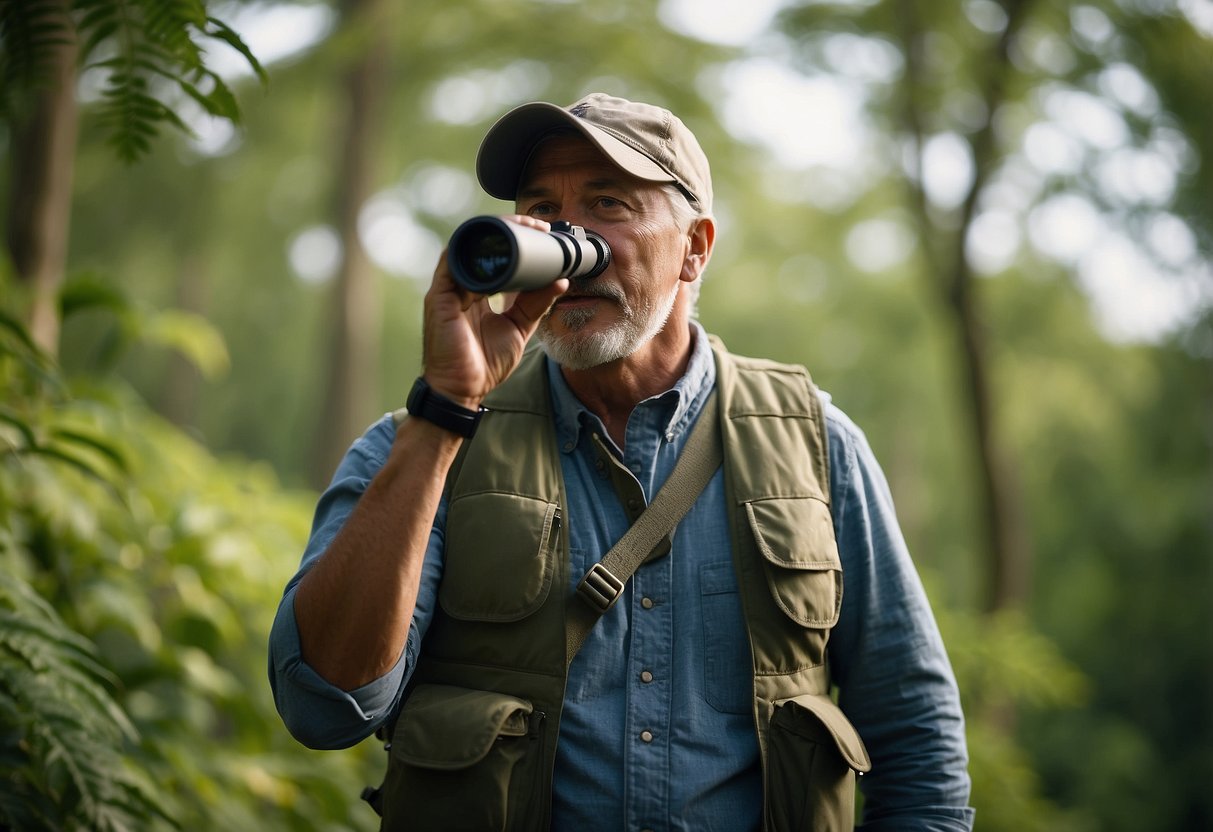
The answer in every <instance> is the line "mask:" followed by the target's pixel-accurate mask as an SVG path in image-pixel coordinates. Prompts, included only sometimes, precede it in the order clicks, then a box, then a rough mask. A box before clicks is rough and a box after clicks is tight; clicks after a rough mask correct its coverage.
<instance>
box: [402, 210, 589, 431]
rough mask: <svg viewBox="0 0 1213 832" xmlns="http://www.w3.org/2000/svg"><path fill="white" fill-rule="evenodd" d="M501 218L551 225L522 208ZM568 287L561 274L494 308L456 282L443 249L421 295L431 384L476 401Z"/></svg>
mask: <svg viewBox="0 0 1213 832" xmlns="http://www.w3.org/2000/svg"><path fill="white" fill-rule="evenodd" d="M503 219H506V220H509V221H510V222H515V223H518V224H519V225H525V226H530V227H531V228H537V229H539V230H540V231H549V230H551V227H550V226H549V225H548V223H546V222H544V221H543V220H537V219H535V218H533V217H527V216H523V215H520V214H515V215H511V216H507V217H503ZM568 288H569V281H568V280H567V279H564V278H562V279H560V280H557V281H556V282H554V283H552V284H551V285H549V286H545V287H544V288H542V289H535V290H534V291H530V292H520V293H517V294H516V295H512V296H511V295H507V296H506V303H507V307H506V309H505V310H504V311H503V312H500V313H498V312H494V311H493V310H492V309H491V308H490V307H489V303H488V296H487V295H480V294H476V293H474V292H469V291H467V290H465V289H463V288H462V287H460V286H459V285H458V284H456V283H455V280H454V278H453V277H452V276H451V272H450V269H449V267H448V266H447V258H446V252H445V251H444V252H443V254H442V258H441V259H440V260H439V263H438V267H437V268H436V269H435V270H434V280H433V283H432V284H431V285H430V290H429V291H428V292H427V293H426V296H425V332H424V353H423V359H422V361H423V363H424V370H423V373H424V375H425V379H426V381H427V382H429V384H430V387H432V388H433V389H434V390H435V391H437V392H439V393H441V394H442V395H444V396H446V397H447V398H449V399H452V400H454V401H456V402H458V403H460V404H462V405H464V406H465V407H468V408H472V409H475V408H476V407H478V406H479V405H480V402H481V401H482V400H483V399H484V397H485V396H487V395H488V393H489V391H491V390H492V389H493V388H495V387H496V386H497V385H498V384H500V383H501V382H503V381H505V379H506V378H507V377H508V376H509V375H510V373H511V372H513V370H514V367H516V366H517V365H518V361H519V360H520V359H521V358H522V351H523V348H524V347H526V344H527V342H528V341H529V340H530V339H531V336H532V335H533V334H534V333H535V330H536V328H537V327H538V326H539V321H540V319H542V318H543V316H544V314H545V313H546V312H547V311H548V309H550V308H551V306H552V304H553V303H554V302H555V300H556V298H558V297H560V295H562V294H563V293H564V292H566V291H567V290H568Z"/></svg>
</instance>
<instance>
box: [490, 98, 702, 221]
mask: <svg viewBox="0 0 1213 832" xmlns="http://www.w3.org/2000/svg"><path fill="white" fill-rule="evenodd" d="M562 127H563V128H568V127H571V128H573V129H574V130H577V131H578V132H579V133H581V134H582V135H583V136H585V137H586V138H587V139H589V140H590V141H591V142H593V143H594V144H595V145H596V146H597V147H598V148H599V149H600V150H601V151H602V152H603V153H605V154H606V156H607V158H608V159H610V160H611V161H612V162H614V163H615V164H616V165H618V166H619V167H620V168H622V169H623V170H625V171H627V172H628V173H630V174H632V175H633V176H635V177H637V178H639V179H644V180H647V181H649V182H672V183H674V184H676V185H678V186H679V187H680V188H681V189H682V190H683V191H684V192H686V193H687V194H688V195H689V196H690V197H691V198H693V200H694V202H695V203H696V204H697V206H698V207H699V208H700V210H702V211H703V212H705V213H707V212H710V211H711V210H712V172H711V170H710V168H709V166H708V157H707V156H705V155H704V153H703V149H702V148H701V147H700V146H699V142H698V141H696V140H695V135H694V134H693V133H691V131H690V130H689V129H688V128H687V126H686V125H685V124H683V123H682V120H681V119H679V118H678V116H676V115H674V114H673V113H671V112H670V111H669V110H665V109H662V108H661V107H654V106H652V105H651V104H641V103H638V102H634V101H628V100H626V99H623V98H615V97H613V96H610V95H606V94H604V93H600V92H596V93H591V94H590V95H587V96H586V97H585V98H583V99H581V100H580V101H578V102H577V103H575V104H572V105H570V106H569V107H567V108H566V107H559V106H557V105H555V104H548V103H546V102H543V101H535V102H532V103H530V104H523V105H521V106H519V107H515V108H514V109H513V110H510V111H509V112H508V113H506V114H505V115H504V116H502V117H501V118H500V119H498V120H497V123H496V124H494V125H493V126H492V127H491V128H490V129H489V132H488V133H487V134H486V135H485V137H484V141H483V142H481V143H480V153H479V154H477V156H476V176H477V177H478V178H479V179H480V184H481V186H482V187H483V188H484V189H485V190H486V191H487V192H488V193H489V195H491V196H495V197H497V198H498V199H514V198H515V197H516V196H517V194H518V186H519V184H520V182H521V179H522V173H523V171H524V170H525V168H526V164H527V162H528V161H529V160H530V158H531V153H532V152H533V151H534V150H535V146H536V145H537V144H539V142H540V140H541V139H543V137H544V136H546V135H547V134H549V133H551V132H552V131H553V130H557V129H560V128H562Z"/></svg>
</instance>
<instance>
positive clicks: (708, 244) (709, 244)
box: [679, 217, 716, 283]
mask: <svg viewBox="0 0 1213 832" xmlns="http://www.w3.org/2000/svg"><path fill="white" fill-rule="evenodd" d="M687 237H688V239H689V240H690V246H689V248H688V249H687V255H686V257H684V258H683V260H682V274H681V275H680V276H679V277H680V279H682V280H685V281H686V282H687V283H694V282H695V281H696V280H698V279H699V277H700V275H702V274H703V270H704V269H706V268H707V267H708V261H709V260H711V259H712V248H713V246H715V245H716V221H715V220H713V219H712V218H711V217H702V218H700V219H697V220H695V224H694V225H693V226H691V230H690V231H688V232H687Z"/></svg>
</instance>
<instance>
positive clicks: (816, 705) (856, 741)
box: [772, 693, 872, 773]
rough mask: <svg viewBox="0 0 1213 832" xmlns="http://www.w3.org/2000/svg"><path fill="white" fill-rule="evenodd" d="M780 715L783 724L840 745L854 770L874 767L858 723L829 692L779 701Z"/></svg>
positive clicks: (790, 729) (818, 740) (794, 731)
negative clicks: (851, 719) (848, 717)
mask: <svg viewBox="0 0 1213 832" xmlns="http://www.w3.org/2000/svg"><path fill="white" fill-rule="evenodd" d="M775 708H776V716H775V717H774V719H773V720H772V725H774V724H775V723H776V721H778V724H779V726H780V727H781V728H783V729H784V730H787V731H791V732H792V733H794V734H800V735H801V736H803V737H806V738H808V739H811V740H815V741H817V742H820V741H821V740H822V739H823V738H824V737H829V741H830V743H831V744H832V745H834V746H835V747H836V748H837V749H838V753H839V754H841V755H842V758H843V759H844V760H845V761H846V763H847V765H848V766H850V767H851V769H852V770H854V771H858V772H861V773H862V772H866V771H870V770H871V769H872V761H871V760H870V759H869V758H868V750H867V749H866V748H864V745H863V740H862V739H860V737H859V732H858V731H856V730H855V726H854V725H852V724H851V721H850V720H849V719H847V717H846V714H844V713H843V712H842V709H841V708H839V707H838V706H837V705H835V704H834V700H832V699H831V698H830V697H828V696H823V695H820V694H810V693H805V694H801V695H800V696H794V697H792V698H791V699H781V700H779V701H777V702H776V703H775Z"/></svg>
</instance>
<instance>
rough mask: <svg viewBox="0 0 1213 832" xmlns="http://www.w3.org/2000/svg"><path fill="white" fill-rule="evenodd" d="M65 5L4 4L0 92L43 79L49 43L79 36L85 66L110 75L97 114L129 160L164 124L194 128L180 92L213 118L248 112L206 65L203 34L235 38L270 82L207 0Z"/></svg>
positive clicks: (0, 10) (52, 1)
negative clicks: (209, 9) (182, 108)
mask: <svg viewBox="0 0 1213 832" xmlns="http://www.w3.org/2000/svg"><path fill="white" fill-rule="evenodd" d="M66 5H67V3H66V2H65V1H64V0H24V2H8V3H5V4H3V5H2V6H0V90H4V91H5V93H6V95H11V93H10V92H9V91H10V90H13V91H17V92H23V91H29V90H30V89H34V88H37V87H38V86H39V85H41V84H43V83H45V81H46V66H47V63H48V58H47V56H48V54H49V52H50V50H51V49H53V48H55V47H57V46H59V45H62V44H64V43H69V42H73V41H74V42H75V43H76V44H77V47H78V61H79V63H80V65H81V67H83V68H84V69H93V70H96V71H98V72H102V73H104V87H103V90H102V93H101V95H102V101H101V104H100V106H99V107H98V108H97V119H98V121H99V123H100V124H102V125H103V126H104V128H105V130H106V132H107V133H108V136H109V143H110V144H111V146H112V147H113V148H114V150H115V151H116V152H117V154H118V156H119V157H120V158H122V159H124V160H126V161H127V162H132V161H134V160H135V159H138V158H139V157H141V156H143V155H145V154H146V153H147V152H148V151H149V150H150V149H151V143H152V140H153V139H154V138H155V137H156V136H157V135H158V133H159V132H160V129H161V127H163V126H164V125H166V124H167V125H171V126H173V127H176V128H178V129H180V130H182V131H183V132H186V133H189V132H190V128H189V127H188V126H187V125H186V123H185V121H184V120H183V119H182V118H181V116H180V114H179V112H178V111H179V109H180V104H181V101H180V96H182V95H184V96H186V97H188V98H189V99H191V100H192V101H193V102H194V103H196V104H197V105H198V106H199V107H201V108H202V110H203V111H204V112H206V113H208V114H210V115H212V116H215V117H218V118H222V119H227V120H229V121H231V122H238V121H239V120H240V107H239V105H238V104H237V102H236V96H235V95H234V94H233V93H232V90H231V89H230V87H229V86H228V84H227V83H226V82H225V81H224V80H223V78H221V77H220V76H219V75H218V74H217V73H216V72H215V71H214V70H212V69H210V68H209V67H207V65H206V63H205V51H204V49H203V46H202V43H203V41H205V40H214V41H219V42H222V43H226V44H228V45H229V46H231V47H232V48H234V49H236V50H237V51H238V52H239V53H240V54H241V55H243V56H244V58H245V60H246V61H248V63H249V65H250V66H251V67H252V68H253V70H254V71H255V72H256V73H257V75H258V77H260V78H261V80H262V82H263V83H265V82H266V81H267V76H266V74H265V71H264V70H263V69H262V67H261V65H260V63H258V61H257V59H256V57H254V55H253V54H252V52H251V51H250V50H249V48H248V46H247V45H246V44H245V43H244V42H243V41H242V40H241V38H240V37H239V35H237V34H236V32H235V31H233V30H232V28H231V27H230V26H228V25H227V24H226V23H224V22H223V21H221V20H219V19H217V18H215V17H212V16H210V15H208V14H207V8H206V6H207V4H206V2H205V0H72V2H71V4H70V5H71V10H70V13H69V12H68V10H67V8H66ZM0 103H4V104H10V105H11V102H9V101H5V102H0Z"/></svg>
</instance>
